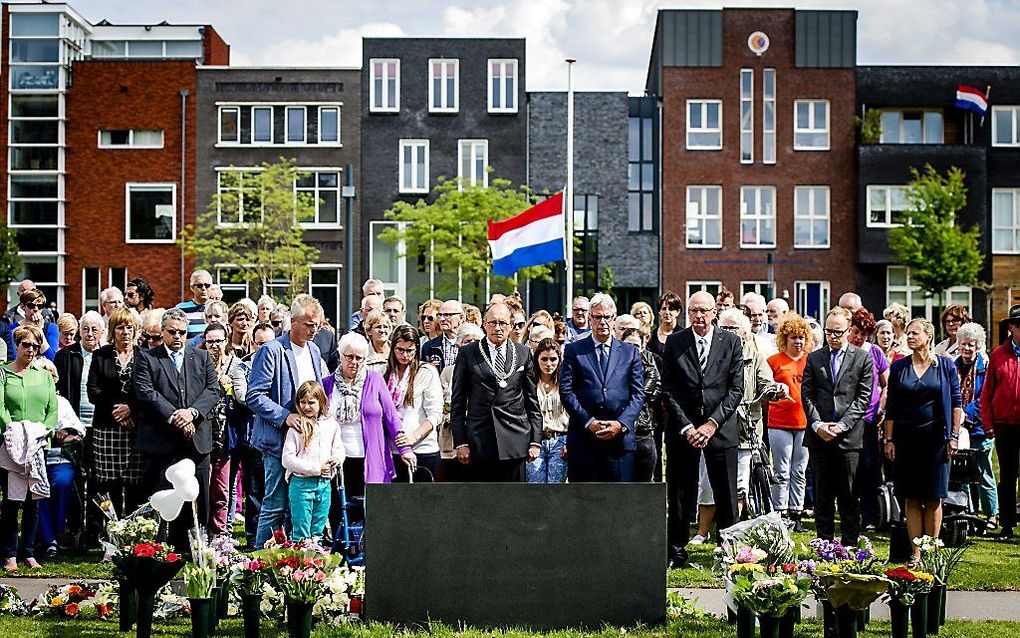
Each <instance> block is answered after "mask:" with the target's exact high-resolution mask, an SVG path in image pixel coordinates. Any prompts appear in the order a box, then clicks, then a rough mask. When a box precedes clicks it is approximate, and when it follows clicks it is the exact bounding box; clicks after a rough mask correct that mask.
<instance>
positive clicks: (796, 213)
mask: <svg viewBox="0 0 1020 638" xmlns="http://www.w3.org/2000/svg"><path fill="white" fill-rule="evenodd" d="M819 190H820V191H822V192H824V193H825V210H824V211H822V212H821V213H819V212H818V211H817V210H815V194H816V191H819ZM801 191H807V192H808V210H807V211H801V210H799V207H800V198H799V197H797V194H798V193H800V192H801ZM831 208H832V193H831V191H830V189H829V187H828V186H825V185H815V186H810V185H805V186H795V187H794V189H793V247H794V248H801V249H808V250H810V249H819V248H829V247H830V238H831V236H832V217H831V216H830V210H831ZM823 220H824V221H825V241H823V242H819V241H817V238H816V237H815V236H814V228H815V226H814V222H817V221H823ZM798 222H804V223H806V224H808V236H809V238H810V239H809V242H810V243H807V244H800V243H797V223H798Z"/></svg>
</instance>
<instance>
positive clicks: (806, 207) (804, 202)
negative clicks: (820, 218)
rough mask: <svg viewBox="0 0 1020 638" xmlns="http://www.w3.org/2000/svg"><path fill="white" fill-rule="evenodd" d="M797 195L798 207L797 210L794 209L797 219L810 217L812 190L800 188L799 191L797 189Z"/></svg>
mask: <svg viewBox="0 0 1020 638" xmlns="http://www.w3.org/2000/svg"><path fill="white" fill-rule="evenodd" d="M795 193H796V194H795V197H796V204H795V206H796V208H795V209H794V214H795V215H796V216H797V217H804V216H806V215H808V214H809V213H810V210H811V208H810V206H811V189H808V188H798V189H796V191H795Z"/></svg>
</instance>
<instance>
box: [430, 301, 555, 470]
mask: <svg viewBox="0 0 1020 638" xmlns="http://www.w3.org/2000/svg"><path fill="white" fill-rule="evenodd" d="M510 321H511V313H510V308H509V307H508V306H507V305H506V304H504V303H499V302H497V303H494V304H492V305H491V306H489V308H488V310H486V312H485V318H484V321H483V327H484V329H485V339H482V340H481V341H476V342H474V343H471V344H468V345H466V346H463V347H462V348H461V349H460V351H459V352H458V353H457V361H456V364H455V365H454V369H453V390H452V394H451V397H450V424H451V426H452V428H453V442H454V446H455V447H456V449H457V460H458V461H460V462H461V463H463V464H464V465H466V466H467V467H468V470H469V472H468V474H469V476H470V477H471V478H472V480H474V481H479V482H524V468H525V464H526V463H527V462H528V461H529V460H533V459H535V458H536V457H537V456H538V452H539V448H540V444H541V441H542V412H541V410H540V409H539V405H538V393H537V392H536V390H535V381H534V375H533V374H532V361H531V352H530V350H529V349H528V347H527V346H525V345H522V344H519V343H514V342H513V341H511V340H510V339H509V337H510V326H511V323H510Z"/></svg>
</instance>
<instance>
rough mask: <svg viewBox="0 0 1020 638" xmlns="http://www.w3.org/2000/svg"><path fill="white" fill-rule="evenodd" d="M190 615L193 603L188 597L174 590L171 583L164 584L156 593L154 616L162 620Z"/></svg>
mask: <svg viewBox="0 0 1020 638" xmlns="http://www.w3.org/2000/svg"><path fill="white" fill-rule="evenodd" d="M189 616H191V603H189V602H188V599H187V598H185V597H184V596H181V595H179V594H177V593H176V592H174V589H173V587H172V586H171V585H170V584H169V583H168V584H166V585H164V586H163V588H162V589H160V590H159V593H157V594H156V605H155V611H154V613H153V617H154V618H159V619H161V620H173V619H175V618H187V617H189Z"/></svg>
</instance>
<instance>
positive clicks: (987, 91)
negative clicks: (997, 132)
mask: <svg viewBox="0 0 1020 638" xmlns="http://www.w3.org/2000/svg"><path fill="white" fill-rule="evenodd" d="M991 94H992V85H991V84H986V85H985V113H986V114H987V113H988V108H987V107H988V105H989V104H990V102H989V101H988V98H989V96H991ZM978 126H980V127H981V128H984V127H985V116H984V115H982V116H981V122H980V124H978Z"/></svg>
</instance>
